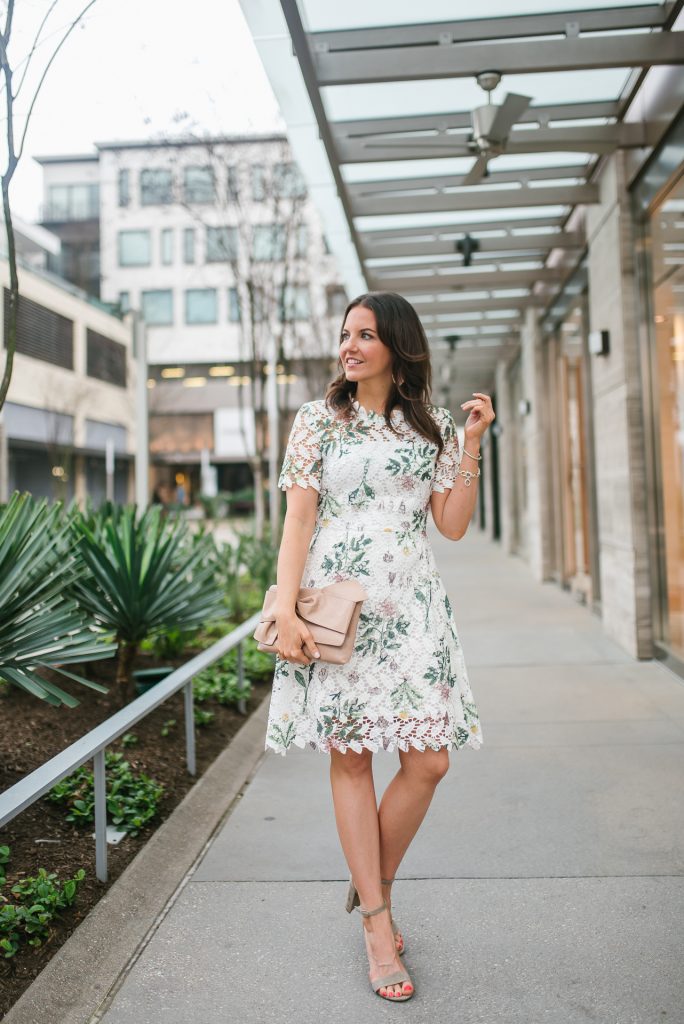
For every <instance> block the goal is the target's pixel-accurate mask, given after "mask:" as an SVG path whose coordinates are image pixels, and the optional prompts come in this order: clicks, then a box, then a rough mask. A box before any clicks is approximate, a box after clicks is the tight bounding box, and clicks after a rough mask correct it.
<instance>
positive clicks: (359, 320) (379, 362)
mask: <svg viewBox="0 0 684 1024" xmlns="http://www.w3.org/2000/svg"><path fill="white" fill-rule="evenodd" d="M340 359H341V360H342V366H343V368H344V372H345V374H346V376H347V380H355V381H358V382H364V383H365V382H366V381H371V380H373V383H382V384H387V385H389V384H390V383H391V381H392V353H391V351H390V349H389V348H388V347H387V345H385V344H384V343H383V342H382V341H381V340H380V338H379V337H378V327H377V322H376V319H375V313H374V312H373V310H372V309H366V307H365V306H354V308H353V309H350V310H349V313H348V315H347V319H346V320H345V322H344V327H343V328H342V333H341V334H340ZM352 359H354V360H359V362H350V361H349V360H352Z"/></svg>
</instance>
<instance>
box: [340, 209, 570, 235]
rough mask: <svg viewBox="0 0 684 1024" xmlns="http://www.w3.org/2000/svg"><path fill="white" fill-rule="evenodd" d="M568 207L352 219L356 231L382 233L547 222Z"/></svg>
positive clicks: (458, 211)
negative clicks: (446, 226) (488, 223)
mask: <svg viewBox="0 0 684 1024" xmlns="http://www.w3.org/2000/svg"><path fill="white" fill-rule="evenodd" d="M569 212H570V208H569V207H568V206H520V207H513V208H511V209H499V210H446V211H444V212H442V213H397V214H382V215H380V214H378V215H369V216H364V217H355V218H354V224H355V225H356V228H357V230H358V231H385V230H387V229H388V228H422V227H433V226H434V225H435V224H436V223H439V224H464V225H466V224H468V223H469V222H471V221H474V222H477V221H485V220H486V221H492V222H493V223H496V222H497V221H509V220H515V221H519V220H526V219H527V218H528V217H544V218H546V219H547V220H548V219H553V218H554V217H556V218H561V217H566V216H567V215H568V213H569Z"/></svg>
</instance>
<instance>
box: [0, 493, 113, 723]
mask: <svg viewBox="0 0 684 1024" xmlns="http://www.w3.org/2000/svg"><path fill="white" fill-rule="evenodd" d="M80 572H83V568H82V566H81V563H80V559H79V558H77V556H76V554H75V552H74V542H73V537H72V535H71V532H70V520H69V517H68V516H65V515H64V511H63V507H62V505H61V504H60V503H59V502H58V503H56V504H54V505H51V506H48V504H47V501H46V499H42V500H40V501H36V500H35V499H34V498H33V497H32V496H31V495H30V494H20V493H19V492H18V491H15V493H14V494H13V495H12V497H11V498H10V500H9V502H8V503H7V505H5V506H4V507H3V508H2V509H1V510H0V678H2V679H4V680H6V681H7V682H10V683H12V684H14V685H15V686H18V687H20V688H21V689H22V690H25V691H26V692H27V693H30V694H33V696H34V697H40V699H41V700H45V701H47V702H48V703H49V704H54V705H56V706H59V705H61V704H66V705H68V706H69V707H75V706H76V705H77V704H78V703H79V701H78V700H76V698H75V697H72V696H71V694H69V693H66V692H65V691H64V690H62V688H61V687H60V686H57V685H56V684H55V683H54V682H50V681H48V680H47V679H45V678H44V677H43V675H42V674H41V673H40V669H51V670H52V671H53V672H54V673H56V674H58V675H62V676H64V677H65V678H69V679H72V680H75V681H76V682H78V683H80V684H81V685H83V686H87V687H90V688H91V689H93V690H98V691H99V692H100V693H106V692H107V689H106V687H104V686H101V685H100V684H99V683H94V682H92V681H91V680H89V679H84V678H83V677H82V676H79V675H75V674H74V673H73V672H71V671H69V670H68V669H66V668H64V666H65V665H69V664H74V663H81V662H84V661H93V660H96V659H99V658H111V657H112V656H113V655H114V654H115V653H116V652H115V648H114V646H113V644H112V643H111V638H109V640H110V642H109V643H106V640H107V639H108V638H107V637H105V636H104V635H103V634H102V631H101V630H97V629H95V627H94V626H93V623H92V621H91V620H90V619H89V617H88V614H87V612H86V611H85V610H84V609H83V608H81V607H79V605H78V603H77V601H76V600H75V598H74V597H73V595H72V596H69V594H68V591H69V588H70V587H71V586H72V585H73V584H74V582H75V580H76V579H77V578H78V574H79V573H80Z"/></svg>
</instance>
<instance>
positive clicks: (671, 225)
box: [650, 179, 684, 658]
mask: <svg viewBox="0 0 684 1024" xmlns="http://www.w3.org/2000/svg"><path fill="white" fill-rule="evenodd" d="M650 227H651V253H652V281H653V321H654V322H653V337H654V338H655V364H656V365H655V372H656V402H655V413H656V431H657V440H658V442H659V447H660V464H661V527H662V538H663V556H664V567H665V576H666V579H665V593H664V602H665V608H664V612H665V615H664V631H665V635H664V636H663V637H662V639H663V641H664V642H665V643H666V644H667V646H668V647H669V648H670V649H671V651H672V653H673V654H675V655H676V656H678V657H680V658H684V179H680V180H679V182H678V183H677V184H676V185H675V186H674V188H673V189H672V190H671V191H670V193H669V194H668V195H667V196H666V198H665V199H664V200H663V201H662V203H661V204H660V205H659V206H658V208H657V209H656V210H655V211H654V213H653V214H652V216H651V224H650Z"/></svg>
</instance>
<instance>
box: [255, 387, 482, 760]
mask: <svg viewBox="0 0 684 1024" xmlns="http://www.w3.org/2000/svg"><path fill="white" fill-rule="evenodd" d="M428 411H429V412H430V415H431V416H432V418H433V419H434V420H435V422H436V423H437V424H438V426H439V428H440V431H441V434H442V437H443V439H444V442H445V443H444V448H443V450H442V453H441V455H440V457H439V458H437V445H436V444H434V443H432V442H430V441H428V440H426V439H425V438H424V437H423V436H422V435H421V434H419V433H418V432H417V431H416V430H414V429H413V427H412V426H411V425H410V424H409V423H407V421H406V420H405V419H404V415H403V413H402V412H401V410H400V409H394V410H393V411H392V413H391V421H392V425H393V426H394V428H395V429H396V430H397V432H398V435H397V434H395V433H393V432H392V430H391V429H390V428H389V427H388V425H387V423H386V422H385V417H384V416H383V415H382V414H381V413H377V412H374V411H372V410H367V409H365V408H364V407H363V406H361V405H359V403H358V402H357V401H356V400H354V414H353V415H352V417H351V419H350V421H349V422H348V423H347V422H345V421H344V420H343V418H342V417H341V416H337V415H336V414H335V413H334V412H331V411H330V410H329V409H328V408H327V407H326V405H325V402H324V401H322V400H321V401H315V402H307V403H305V404H304V405H302V406H301V408H300V409H299V411H298V412H297V415H296V417H295V421H294V423H293V425H292V430H291V432H290V437H289V440H288V444H287V449H286V452H285V458H284V461H283V466H282V471H281V474H280V478H279V480H278V486H279V487H281V488H282V489H286V488H287V487H291V486H292V485H293V484H299V486H301V487H314V488H315V489H316V490H317V491H318V492H319V498H318V509H317V513H316V522H315V526H314V532H313V535H312V538H311V543H310V546H309V551H308V555H307V559H306V563H305V566H304V572H303V574H302V581H301V586H304V587H323V586H326V585H327V584H328V583H334V582H337V581H338V580H347V579H355V580H358V581H359V582H360V583H361V584H362V586H363V587H364V589H365V590H366V592H367V594H368V597H367V599H366V600H365V601H364V603H363V605H362V608H361V616H360V619H359V624H358V629H357V633H356V641H355V645H354V653H353V654H352V657H351V659H350V660H349V661H348V662H347V663H346V664H344V665H332V664H329V663H325V662H318V661H314V662H313V663H312V664H311V665H300V664H297V663H296V662H291V661H286V660H284V659H282V658H280V657H279V656H276V664H275V671H274V676H273V691H272V695H271V702H270V710H269V720H268V728H267V733H266V747H267V748H268V747H270V748H272V749H273V750H275V751H277V752H279V753H282V754H285V753H286V751H287V750H288V748H289V747H291V746H292V745H293V744H294V745H295V746H298V747H309V748H311V749H314V750H319V751H322V752H326V753H327V752H329V751H330V749H331V748H335V749H337V750H341V751H345V752H346V750H348V749H351V750H354V751H357V752H360V751H361V750H362V749H363V748H364V747H367V748H368V749H369V750H373V751H377V750H388V751H390V750H394V749H395V748H399V749H401V750H407V749H408V748H409V747H415V748H417V749H418V750H424V749H425V748H426V747H430V748H433V749H438V748H440V747H447V748H448V749H451V748H452V747H453V748H458V747H462V746H464V745H466V744H467V745H469V746H471V747H475V748H477V747H479V746H480V744H481V742H482V733H481V730H480V723H479V719H478V713H477V708H476V706H475V703H474V701H473V695H472V693H471V690H470V685H469V682H468V676H467V672H466V666H465V662H464V658H463V652H462V650H461V644H460V641H459V638H458V633H457V631H456V624H455V622H454V617H453V613H452V609H451V604H450V602H449V597H448V595H447V593H446V589H445V587H444V583H443V582H442V579H441V576H440V574H439V570H438V569H437V565H436V563H435V558H434V554H433V551H432V547H431V545H430V541H429V539H428V536H427V529H426V526H427V516H428V506H429V501H430V495H431V494H432V492H433V491H444V490H445V489H446V488H449V487H453V485H454V482H455V480H456V475H457V471H458V466H459V446H458V437H457V434H456V424H455V422H454V419H453V416H452V415H451V413H450V412H449V411H448V410H447V409H443V408H439V407H436V406H428Z"/></svg>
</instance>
